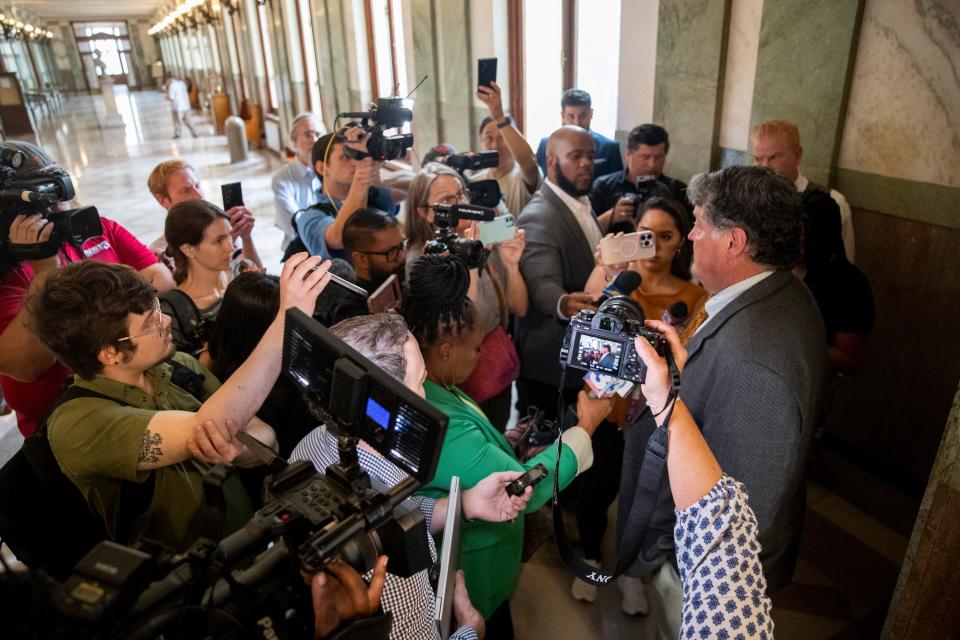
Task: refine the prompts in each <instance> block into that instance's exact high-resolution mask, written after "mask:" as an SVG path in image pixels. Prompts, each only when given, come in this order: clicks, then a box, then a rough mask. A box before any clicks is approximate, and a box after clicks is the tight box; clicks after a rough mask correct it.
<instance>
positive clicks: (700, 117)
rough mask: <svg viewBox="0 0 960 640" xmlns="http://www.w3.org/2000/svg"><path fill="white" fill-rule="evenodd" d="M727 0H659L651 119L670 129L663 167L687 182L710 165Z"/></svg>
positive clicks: (716, 124) (717, 109) (718, 95)
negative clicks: (667, 153) (668, 150)
mask: <svg viewBox="0 0 960 640" xmlns="http://www.w3.org/2000/svg"><path fill="white" fill-rule="evenodd" d="M729 16H730V1H729V0H661V2H660V13H659V24H658V34H657V71H656V80H655V87H656V88H655V94H654V101H653V120H654V122H655V123H657V124H659V125H661V126H663V127H664V128H666V129H667V131H668V132H669V133H670V154H669V155H668V156H667V164H666V167H665V169H664V172H665V173H666V174H667V175H669V176H671V177H674V178H679V179H680V180H683V181H689V180H690V177H691V176H693V175H694V174H697V173H700V172H702V171H707V170H709V169H710V168H711V166H713V164H714V158H713V156H714V148H715V146H716V140H717V137H718V132H719V126H718V121H719V113H720V95H721V93H720V92H721V90H722V88H723V65H724V58H725V57H726V34H727V26H728V22H729Z"/></svg>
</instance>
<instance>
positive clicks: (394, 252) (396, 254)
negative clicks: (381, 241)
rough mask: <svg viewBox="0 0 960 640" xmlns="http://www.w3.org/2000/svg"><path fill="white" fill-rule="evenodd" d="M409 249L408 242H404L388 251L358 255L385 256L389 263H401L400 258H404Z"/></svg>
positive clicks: (365, 252) (366, 252) (367, 252)
mask: <svg viewBox="0 0 960 640" xmlns="http://www.w3.org/2000/svg"><path fill="white" fill-rule="evenodd" d="M406 249H407V241H406V240H404V241H403V242H401V243H400V244H398V245H394V246H392V247H390V248H389V249H387V250H386V251H357V253H362V254H364V255H368V256H383V257H384V258H386V259H387V262H399V261H400V258H401V257H403V253H404V251H406Z"/></svg>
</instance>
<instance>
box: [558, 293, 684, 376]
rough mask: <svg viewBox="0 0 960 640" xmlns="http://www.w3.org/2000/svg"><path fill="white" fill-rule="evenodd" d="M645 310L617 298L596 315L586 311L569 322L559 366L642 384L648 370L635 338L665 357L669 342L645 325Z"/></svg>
mask: <svg viewBox="0 0 960 640" xmlns="http://www.w3.org/2000/svg"><path fill="white" fill-rule="evenodd" d="M643 319H644V317H643V309H641V308H640V305H639V304H638V303H637V302H636V300H634V299H632V298H629V297H627V296H615V297H613V298H610V299H609V300H607V301H606V302H604V303H603V304H601V305H600V308H599V309H597V311H596V312H593V311H590V310H587V309H585V310H583V311H581V312H580V313H578V314H577V315H575V316H574V317H572V318H571V319H570V324H569V326H568V327H567V334H566V335H565V336H564V338H563V345H562V346H561V347H560V365H561V366H562V367H565V366H568V365H569V366H571V367H574V368H575V369H584V370H587V371H598V372H600V373H603V374H606V375H609V376H613V377H615V378H620V379H621V380H629V381H631V382H639V383H641V384H642V383H643V382H644V380H645V379H646V376H647V367H646V365H645V364H644V363H643V360H641V359H640V356H639V355H637V350H636V347H635V346H634V344H633V340H634V338H636V337H637V336H640V337H642V338H643V339H645V340H646V341H647V342H649V343H650V344H651V345H652V346H653V348H654V350H656V352H657V353H658V354H659V355H660V356H663V357H666V355H667V354H668V353H669V350H670V346H669V345H668V344H667V341H666V339H665V338H664V337H663V336H662V335H660V334H659V333H657V332H656V331H653V330H652V329H648V328H647V327H646V326H644V324H643Z"/></svg>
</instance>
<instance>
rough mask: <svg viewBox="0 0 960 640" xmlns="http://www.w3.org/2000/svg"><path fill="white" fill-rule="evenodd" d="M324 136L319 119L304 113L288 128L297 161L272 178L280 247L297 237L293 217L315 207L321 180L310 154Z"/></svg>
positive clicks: (311, 114)
mask: <svg viewBox="0 0 960 640" xmlns="http://www.w3.org/2000/svg"><path fill="white" fill-rule="evenodd" d="M326 132H327V129H326V127H324V126H323V122H322V121H321V120H320V117H319V116H318V115H317V114H315V113H311V112H309V111H308V112H305V113H301V114H300V115H298V116H297V117H296V118H294V119H293V124H291V126H290V142H291V144H292V146H293V149H294V150H295V151H296V154H297V155H296V157H295V158H294V159H293V160H291V161H290V163H289V164H287V166H285V167H284V168H282V169H280V171H277V173H276V174H275V175H274V176H273V183H272V186H273V201H274V206H275V207H276V215H275V216H274V224H276V225H277V227H279V228H280V229H282V230H283V245H282V247H281V248H283V249H286V248H287V245H289V244H290V242H291V241H292V240H293V239H294V238H295V237H296V233H295V232H294V230H293V214H295V213H296V212H297V211H300V210H301V209H305V208H306V207H309V206H310V205H311V204H313V203H315V202H316V201H317V199H318V197H319V194H320V187H321V185H320V178H319V177H318V176H317V173H316V171H314V170H313V163H311V161H310V154H311V151H312V149H313V143H314V142H316V141H317V139H318V138H319V137H320V136H322V135H324V134H325V133H326Z"/></svg>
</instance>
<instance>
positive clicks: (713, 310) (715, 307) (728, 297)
mask: <svg viewBox="0 0 960 640" xmlns="http://www.w3.org/2000/svg"><path fill="white" fill-rule="evenodd" d="M773 271H774V270H773V269H770V270H769V271H761V272H760V273H758V274H756V275H754V276H750V277H749V278H746V279H744V280H741V281H740V282H735V283H734V284H732V285H730V286H729V287H727V288H726V289H723V290H721V291H718V292H717V293H715V294H713V295H712V296H710V297H709V298H708V299H707V301H706V302H705V303H704V305H703V307H704V309H706V311H707V319H706V320H704V322H703V324H701V325H700V327H699V328H698V329H697V331H698V332H699V331H700V329H702V328H703V326H704V325H706V324H707V323H708V322H710V320H712V319H713V318H714V317H715V316H716V315H717V314H718V313H720V312H721V311H722V310H723V308H724V307H726V306H727V305H728V304H730V303H731V302H733V301H734V300H736V299H737V297H739V296H740V294H742V293H743V292H745V291H746V290H747V289H749V288H750V287H752V286H753V285H755V284H758V283H760V282H762V281H764V280H766V279H767V278H769V277H770V276H771V275H773Z"/></svg>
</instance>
